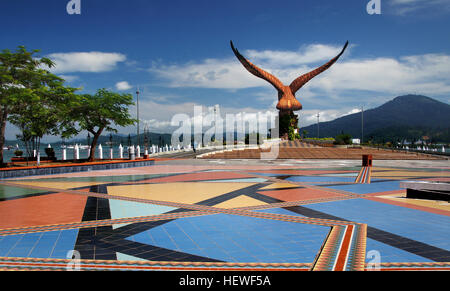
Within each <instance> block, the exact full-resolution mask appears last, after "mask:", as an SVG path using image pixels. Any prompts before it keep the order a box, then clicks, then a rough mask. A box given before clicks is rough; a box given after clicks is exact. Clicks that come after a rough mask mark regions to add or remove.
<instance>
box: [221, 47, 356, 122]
mask: <svg viewBox="0 0 450 291" xmlns="http://www.w3.org/2000/svg"><path fill="white" fill-rule="evenodd" d="M230 44H231V48H232V49H233V52H234V54H235V55H236V57H237V58H238V59H239V61H240V62H241V63H242V65H244V67H245V68H246V69H247V71H249V72H250V73H252V74H253V75H255V76H256V77H259V78H261V79H264V80H266V81H267V82H269V83H270V84H272V85H273V86H274V87H275V89H277V91H278V104H277V109H278V110H280V116H282V115H285V114H291V115H292V113H293V111H297V110H301V109H302V108H303V107H302V104H301V103H300V102H299V101H298V100H297V98H295V93H297V91H298V90H300V88H302V87H303V85H305V84H306V83H307V82H309V81H310V80H311V79H312V78H314V77H315V76H317V75H319V74H320V73H322V72H324V71H325V70H327V69H328V68H330V67H331V66H332V65H333V64H334V63H335V62H336V61H337V60H338V59H339V58H340V57H341V55H342V54H343V53H344V51H345V49H346V48H347V46H348V41H347V42H346V43H345V46H344V48H343V49H342V51H341V53H340V54H339V55H337V56H336V57H335V58H333V59H332V60H330V61H329V62H328V63H326V64H325V65H323V66H321V67H319V68H317V69H315V70H313V71H311V72H309V73H307V74H304V75H302V76H300V77H298V78H297V79H295V80H294V81H293V82H292V83H291V85H289V86H285V85H284V84H283V83H282V82H281V81H280V80H279V79H278V78H277V77H275V76H274V75H272V74H269V73H268V72H266V71H264V70H262V69H260V68H258V67H257V66H255V65H254V64H252V63H251V62H250V61H248V60H247V59H246V58H244V57H243V56H242V55H241V54H240V53H239V51H238V50H237V49H236V48H235V47H234V45H233V41H230Z"/></svg>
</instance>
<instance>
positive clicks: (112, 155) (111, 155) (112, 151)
mask: <svg viewBox="0 0 450 291" xmlns="http://www.w3.org/2000/svg"><path fill="white" fill-rule="evenodd" d="M109 158H110V159H111V160H112V159H114V150H113V148H112V147H111V148H110V149H109Z"/></svg>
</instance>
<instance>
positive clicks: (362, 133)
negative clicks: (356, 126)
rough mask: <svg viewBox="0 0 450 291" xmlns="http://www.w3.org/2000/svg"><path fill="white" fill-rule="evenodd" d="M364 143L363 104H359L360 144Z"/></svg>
mask: <svg viewBox="0 0 450 291" xmlns="http://www.w3.org/2000/svg"><path fill="white" fill-rule="evenodd" d="M363 143H364V106H361V145H362V144H363Z"/></svg>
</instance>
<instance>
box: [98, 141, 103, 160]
mask: <svg viewBox="0 0 450 291" xmlns="http://www.w3.org/2000/svg"><path fill="white" fill-rule="evenodd" d="M98 157H99V159H100V160H103V147H102V145H101V144H100V145H99V146H98Z"/></svg>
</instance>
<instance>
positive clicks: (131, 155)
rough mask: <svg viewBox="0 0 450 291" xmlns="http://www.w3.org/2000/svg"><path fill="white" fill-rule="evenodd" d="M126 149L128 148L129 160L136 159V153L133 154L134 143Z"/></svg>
mask: <svg viewBox="0 0 450 291" xmlns="http://www.w3.org/2000/svg"><path fill="white" fill-rule="evenodd" d="M128 150H129V153H130V160H135V159H136V155H135V151H134V145H133V146H131V147H130V148H129V149H128Z"/></svg>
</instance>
